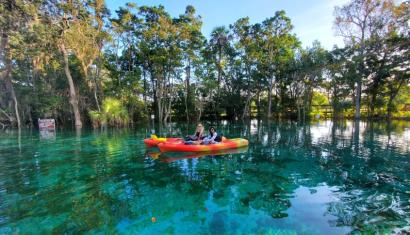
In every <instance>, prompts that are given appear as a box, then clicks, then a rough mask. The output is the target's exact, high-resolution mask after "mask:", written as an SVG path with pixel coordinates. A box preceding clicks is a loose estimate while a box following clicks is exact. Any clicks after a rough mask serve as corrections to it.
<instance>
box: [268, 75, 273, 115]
mask: <svg viewBox="0 0 410 235" xmlns="http://www.w3.org/2000/svg"><path fill="white" fill-rule="evenodd" d="M272 89H273V77H271V78H270V80H269V91H268V119H270V118H272Z"/></svg>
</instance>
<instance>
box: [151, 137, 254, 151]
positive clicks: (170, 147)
mask: <svg viewBox="0 0 410 235" xmlns="http://www.w3.org/2000/svg"><path fill="white" fill-rule="evenodd" d="M248 144H249V142H248V140H246V139H241V138H237V139H226V140H224V141H222V142H221V143H217V144H207V145H202V144H199V145H189V144H185V143H184V142H183V141H174V142H170V141H167V142H163V143H159V144H158V148H159V150H160V151H161V152H207V151H217V150H223V149H235V148H240V147H245V146H248Z"/></svg>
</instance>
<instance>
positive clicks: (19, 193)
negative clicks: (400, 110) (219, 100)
mask: <svg viewBox="0 0 410 235" xmlns="http://www.w3.org/2000/svg"><path fill="white" fill-rule="evenodd" d="M188 129H189V130H190V131H192V128H188V127H187V126H186V125H178V124H172V125H169V126H168V127H164V128H161V130H159V129H158V128H157V129H156V131H157V132H160V133H162V134H164V135H172V136H175V135H185V134H187V132H188ZM218 130H219V131H220V132H223V133H224V134H225V135H226V136H228V137H229V136H231V137H239V136H241V137H245V138H248V139H249V140H250V146H249V148H248V149H241V150H239V151H236V152H231V153H226V154H222V155H215V156H195V155H193V156H192V155H184V154H182V155H181V154H170V155H160V154H158V153H156V151H157V150H155V149H151V150H148V151H147V150H146V148H145V147H144V145H143V141H142V140H143V138H144V137H146V136H148V135H149V133H150V132H151V131H152V130H151V128H150V127H138V128H133V129H129V130H111V129H110V130H105V131H101V130H98V131H93V130H83V131H82V132H81V133H76V132H75V131H62V130H58V131H57V132H56V133H55V134H52V133H39V132H38V131H28V130H26V131H22V132H21V133H20V134H18V132H15V131H14V132H7V133H4V132H3V133H0V234H47V233H55V234H64V233H65V234H78V233H88V234H94V233H99V234H346V233H353V234H390V233H406V231H407V232H409V231H410V230H409V224H410V123H408V122H393V123H389V124H388V123H364V122H363V123H360V125H354V123H352V122H345V123H336V124H333V123H332V122H329V121H328V122H319V123H311V124H310V125H297V124H295V123H290V122H286V123H281V124H278V123H275V124H266V123H258V122H256V121H253V122H252V123H250V124H249V125H240V124H231V123H221V124H220V125H219V126H218ZM152 217H155V218H156V222H152V221H151V218H152Z"/></svg>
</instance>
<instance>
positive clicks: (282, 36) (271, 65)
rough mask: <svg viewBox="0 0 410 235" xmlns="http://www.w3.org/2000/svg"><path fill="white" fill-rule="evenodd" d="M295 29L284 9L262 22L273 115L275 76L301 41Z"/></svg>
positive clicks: (264, 59)
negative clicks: (294, 32) (292, 32)
mask: <svg viewBox="0 0 410 235" xmlns="http://www.w3.org/2000/svg"><path fill="white" fill-rule="evenodd" d="M292 29H293V26H292V23H291V20H290V19H289V18H288V17H287V16H286V14H285V12H284V11H278V12H276V13H275V16H274V17H271V18H268V19H266V20H265V21H263V23H262V32H261V33H262V37H261V39H262V45H261V49H262V50H263V53H262V55H263V56H262V59H261V61H262V63H263V67H264V71H263V73H264V74H265V76H266V77H267V78H268V81H269V85H268V113H267V117H268V118H271V117H272V91H273V88H274V85H275V83H274V82H275V78H276V77H277V75H279V71H280V69H282V68H283V66H284V64H286V63H287V62H288V61H289V60H290V59H291V58H292V57H293V56H294V52H295V49H296V48H297V47H298V46H299V42H298V40H297V38H296V36H295V35H293V34H291V31H292Z"/></svg>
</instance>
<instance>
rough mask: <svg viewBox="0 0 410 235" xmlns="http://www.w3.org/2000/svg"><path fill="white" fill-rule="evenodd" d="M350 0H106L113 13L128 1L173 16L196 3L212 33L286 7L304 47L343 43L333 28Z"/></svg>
mask: <svg viewBox="0 0 410 235" xmlns="http://www.w3.org/2000/svg"><path fill="white" fill-rule="evenodd" d="M348 1H349V0H106V3H107V7H108V8H109V9H110V11H111V14H112V15H115V10H116V9H118V8H119V7H120V6H125V3H127V2H135V3H136V4H137V6H142V5H149V6H153V5H160V4H161V5H163V6H164V7H165V9H166V10H167V12H169V13H170V14H171V16H173V17H177V16H179V15H180V14H183V13H184V11H185V7H186V6H187V5H192V6H194V7H195V9H196V12H197V14H198V15H200V16H201V17H202V21H203V27H202V32H203V34H204V35H205V36H206V37H209V35H210V33H211V31H212V30H213V29H214V28H215V27H217V26H222V25H225V26H229V25H230V24H232V23H234V22H235V21H236V20H237V19H239V18H242V17H246V16H248V17H249V19H250V22H251V23H258V22H262V21H263V20H264V19H266V18H268V17H272V16H274V14H275V12H276V11H279V10H285V12H286V15H287V16H289V17H290V19H291V20H292V23H293V25H294V30H293V31H294V33H295V34H296V35H297V37H298V38H299V40H300V41H301V42H302V46H303V47H308V46H311V45H312V42H313V41H314V40H319V41H320V43H321V44H322V46H323V47H325V48H326V49H332V47H333V45H335V44H336V45H338V46H339V47H341V46H343V40H342V38H341V37H340V36H335V33H334V30H333V20H334V15H333V11H334V7H335V6H342V5H344V4H346V3H347V2H348Z"/></svg>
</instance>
